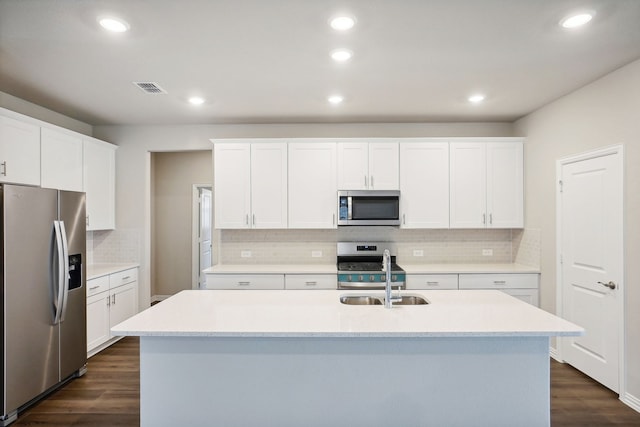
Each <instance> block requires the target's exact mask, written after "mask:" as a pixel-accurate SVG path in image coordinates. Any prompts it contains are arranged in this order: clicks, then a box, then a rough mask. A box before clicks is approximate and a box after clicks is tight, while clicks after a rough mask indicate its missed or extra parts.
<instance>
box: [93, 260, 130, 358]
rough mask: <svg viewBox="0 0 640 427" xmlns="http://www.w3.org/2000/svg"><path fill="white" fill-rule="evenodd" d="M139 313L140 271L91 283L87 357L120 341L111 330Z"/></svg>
mask: <svg viewBox="0 0 640 427" xmlns="http://www.w3.org/2000/svg"><path fill="white" fill-rule="evenodd" d="M137 312H138V269H137V268H132V269H128V270H124V271H121V272H118V273H113V274H110V275H106V276H101V277H97V278H95V279H91V280H87V355H88V356H89V357H90V356H93V355H94V354H96V353H97V352H99V351H100V350H102V349H104V348H106V347H108V346H109V345H111V344H113V343H114V342H115V341H117V340H118V339H120V337H115V336H112V335H111V332H110V330H111V327H112V326H114V325H117V324H118V323H120V322H122V321H124V320H126V319H128V318H129V317H131V316H133V315H134V314H136V313H137Z"/></svg>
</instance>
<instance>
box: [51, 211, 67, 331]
mask: <svg viewBox="0 0 640 427" xmlns="http://www.w3.org/2000/svg"><path fill="white" fill-rule="evenodd" d="M53 230H54V231H55V235H56V247H57V252H56V256H57V259H56V260H54V262H56V261H57V262H58V278H57V281H56V283H55V291H56V293H57V295H56V296H55V299H54V301H53V307H54V308H55V317H54V319H53V324H54V325H57V324H58V323H60V317H61V315H62V304H63V298H64V286H63V285H64V270H65V268H64V264H65V262H64V254H63V253H64V248H63V246H62V232H61V230H60V221H53Z"/></svg>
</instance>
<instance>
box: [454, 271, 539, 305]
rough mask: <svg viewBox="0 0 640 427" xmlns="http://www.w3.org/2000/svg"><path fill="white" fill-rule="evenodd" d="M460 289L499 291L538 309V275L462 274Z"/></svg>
mask: <svg viewBox="0 0 640 427" xmlns="http://www.w3.org/2000/svg"><path fill="white" fill-rule="evenodd" d="M459 285H460V289H498V290H501V291H504V292H505V293H507V294H509V295H513V296H514V297H516V298H519V299H521V300H523V301H525V302H528V303H529V304H531V305H535V306H536V307H537V306H538V305H539V285H538V274H460V277H459Z"/></svg>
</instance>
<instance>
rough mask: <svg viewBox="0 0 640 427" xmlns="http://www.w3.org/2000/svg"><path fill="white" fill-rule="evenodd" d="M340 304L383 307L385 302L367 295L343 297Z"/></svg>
mask: <svg viewBox="0 0 640 427" xmlns="http://www.w3.org/2000/svg"><path fill="white" fill-rule="evenodd" d="M340 302H341V303H343V304H348V305H382V303H383V300H382V299H380V298H376V297H372V296H366V295H343V296H341V297H340Z"/></svg>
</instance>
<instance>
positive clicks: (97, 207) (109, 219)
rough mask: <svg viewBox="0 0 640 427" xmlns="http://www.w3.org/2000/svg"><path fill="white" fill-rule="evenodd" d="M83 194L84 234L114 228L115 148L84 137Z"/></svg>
mask: <svg viewBox="0 0 640 427" xmlns="http://www.w3.org/2000/svg"><path fill="white" fill-rule="evenodd" d="M83 143H84V153H83V158H84V162H83V169H84V179H83V182H84V191H85V193H87V231H93V230H113V229H115V228H116V218H115V217H116V215H115V206H116V202H115V185H116V149H117V146H115V145H113V144H109V143H106V142H103V141H100V140H98V139H95V138H85V139H84V140H83Z"/></svg>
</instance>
